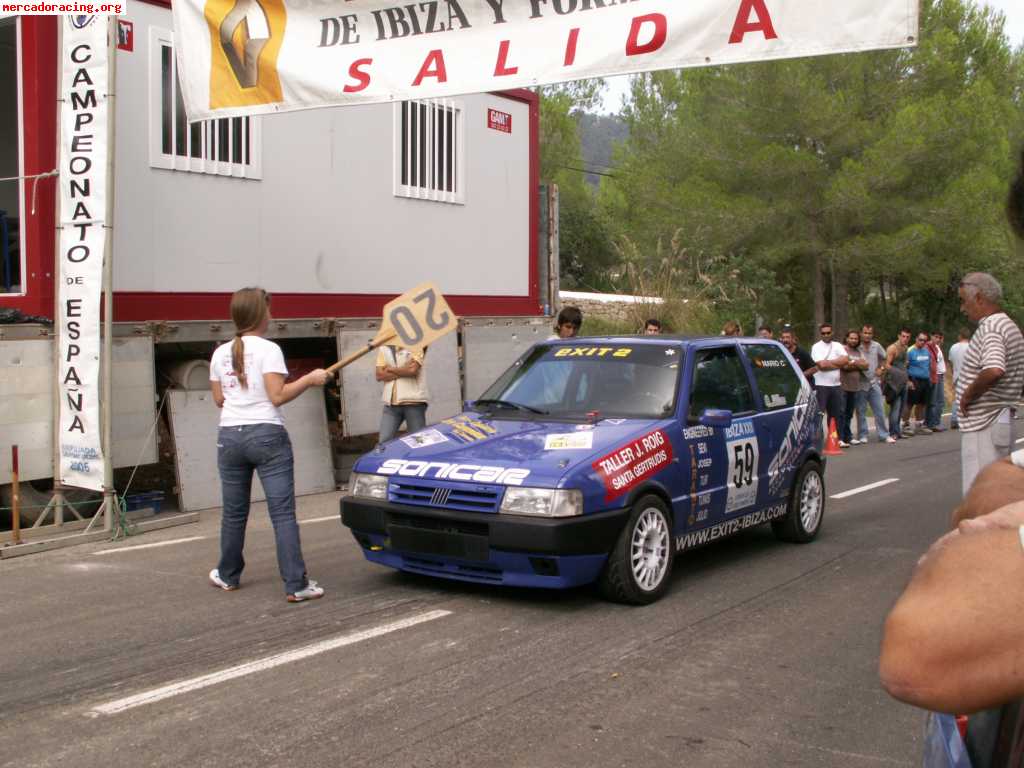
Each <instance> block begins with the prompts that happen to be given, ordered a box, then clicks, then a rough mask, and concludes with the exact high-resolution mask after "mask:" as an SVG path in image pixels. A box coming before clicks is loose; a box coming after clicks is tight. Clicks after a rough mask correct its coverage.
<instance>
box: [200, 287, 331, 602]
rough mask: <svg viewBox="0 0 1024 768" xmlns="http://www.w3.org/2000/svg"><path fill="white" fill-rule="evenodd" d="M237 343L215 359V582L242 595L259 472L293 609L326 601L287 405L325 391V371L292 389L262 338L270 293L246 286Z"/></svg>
mask: <svg viewBox="0 0 1024 768" xmlns="http://www.w3.org/2000/svg"><path fill="white" fill-rule="evenodd" d="M231 319H232V321H234V323H235V338H234V339H232V340H231V341H229V342H228V343H227V344H222V345H221V346H219V347H217V349H216V351H215V352H214V353H213V359H212V360H211V361H210V388H211V389H212V390H213V400H214V402H215V403H216V404H217V407H218V408H220V409H221V413H220V429H219V431H218V433H217V467H218V469H219V470H220V482H221V493H222V496H223V504H224V511H223V516H222V518H221V528H220V562H219V563H218V564H217V567H216V568H214V569H213V570H212V571H210V583H211V584H213V585H214V586H215V587H220V588H221V589H224V590H229V591H230V590H235V589H238V586H239V580H240V579H241V576H242V569H243V568H244V567H245V559H244V558H243V557H242V548H243V546H244V544H245V527H246V523H247V522H248V520H249V492H250V490H251V488H252V473H253V470H255V471H256V472H257V473H258V474H259V477H260V483H262V484H263V490H264V492H265V493H266V496H267V512H268V513H269V514H270V521H271V523H273V526H274V538H275V539H276V541H277V564H278V567H279V568H280V571H281V578H282V579H283V580H284V586H285V595H286V596H287V598H288V602H290V603H298V602H302V601H304V600H315V599H316V598H318V597H323V594H324V590H323V588H322V587H319V586H317V583H316V582H315V581H310V580H309V579H308V577H307V576H306V564H305V562H304V561H303V559H302V546H301V544H300V542H299V527H298V523H297V522H296V520H295V463H294V458H293V456H292V444H291V440H289V439H288V432H287V430H285V428H284V419H282V418H281V411H280V410H279V408H280V406H282V405H284V404H285V403H287V402H290V401H292V400H294V399H295V398H296V397H298V396H299V395H301V394H302V393H303V392H305V391H306V390H307V389H309V388H310V387H314V386H316V387H319V386H323V385H324V384H325V383H326V382H327V380H328V379H330V374H329V373H327V371H324V370H323V369H320V368H318V369H316V370H315V371H310V372H309V373H307V374H306V375H305V376H303V377H302V378H300V379H298V380H296V381H292V382H289V383H287V384H286V383H285V377H286V376H287V375H288V369H287V367H285V363H284V355H283V354H282V353H281V348H280V347H279V346H278V345H277V344H275V343H274V342H272V341H269V340H268V339H265V338H263V335H264V334H265V333H266V332H267V327H268V326H269V325H270V295H269V294H268V293H267V292H266V291H264V290H263V289H262V288H243V289H242V290H240V291H236V292H235V293H234V295H233V296H232V297H231Z"/></svg>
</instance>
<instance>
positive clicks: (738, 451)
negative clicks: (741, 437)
mask: <svg viewBox="0 0 1024 768" xmlns="http://www.w3.org/2000/svg"><path fill="white" fill-rule="evenodd" d="M753 482H754V446H753V445H752V444H751V443H750V441H749V440H748V441H745V442H742V443H736V444H735V445H733V447H732V484H733V485H734V486H736V487H737V488H742V487H743V486H744V485H751V484H752V483H753Z"/></svg>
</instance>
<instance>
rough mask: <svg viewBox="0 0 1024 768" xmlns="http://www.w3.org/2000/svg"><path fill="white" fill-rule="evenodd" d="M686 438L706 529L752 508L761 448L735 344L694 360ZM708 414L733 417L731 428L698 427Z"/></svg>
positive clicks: (696, 503) (694, 497) (699, 523)
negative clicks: (718, 411)
mask: <svg viewBox="0 0 1024 768" xmlns="http://www.w3.org/2000/svg"><path fill="white" fill-rule="evenodd" d="M691 366H692V368H691V374H690V391H689V402H688V404H687V410H686V427H685V429H684V431H683V436H684V439H685V442H686V447H687V451H688V452H689V454H690V456H689V461H690V472H691V474H690V484H691V485H690V488H691V514H690V516H689V518H688V523H689V524H690V525H691V526H693V527H698V528H700V527H704V526H705V525H713V524H715V523H716V522H720V521H721V520H723V519H725V518H726V517H728V516H731V515H732V514H734V513H736V512H738V511H740V510H743V509H745V508H747V507H749V506H750V505H751V504H753V503H754V500H755V499H756V498H757V484H758V474H757V468H758V457H759V455H760V448H759V445H758V441H757V436H756V433H755V425H754V421H753V417H754V415H755V414H756V408H755V405H754V395H753V391H752V389H751V387H750V381H749V379H748V376H747V372H746V369H745V367H744V364H743V362H742V360H741V359H740V351H739V348H738V346H737V345H736V344H735V343H732V344H723V345H719V346H710V347H703V348H700V349H698V350H696V351H695V353H694V354H693V356H692V363H691ZM708 408H718V409H725V410H729V411H732V413H733V423H732V426H730V427H728V428H724V429H723V428H716V427H706V426H704V425H702V424H700V416H701V414H702V413H703V412H704V411H705V410H706V409H708Z"/></svg>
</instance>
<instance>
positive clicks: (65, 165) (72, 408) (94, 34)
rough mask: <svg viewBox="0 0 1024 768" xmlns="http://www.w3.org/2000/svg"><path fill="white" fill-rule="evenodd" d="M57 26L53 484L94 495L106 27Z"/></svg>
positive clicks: (98, 461)
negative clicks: (56, 459) (56, 462)
mask: <svg viewBox="0 0 1024 768" xmlns="http://www.w3.org/2000/svg"><path fill="white" fill-rule="evenodd" d="M61 25H62V31H63V40H64V42H63V46H62V49H61V99H62V101H61V108H60V252H59V268H58V270H57V273H58V280H59V288H58V290H59V311H58V318H57V321H58V323H59V328H58V332H59V334H58V338H59V340H60V343H59V346H58V354H59V355H60V357H59V360H58V363H57V366H56V368H57V371H58V379H57V385H58V389H59V394H58V396H59V400H60V438H59V441H58V442H59V450H60V469H59V477H60V482H61V483H63V484H65V485H73V486H77V487H80V488H91V489H93V490H97V491H99V490H103V470H104V464H105V461H104V456H103V446H102V442H101V439H102V438H101V429H100V403H99V400H100V299H101V297H102V294H103V247H104V242H105V239H106V229H105V224H106V220H105V217H106V209H107V189H106V185H107V30H108V29H109V22H108V18H107V17H104V16H70V17H65V18H62V19H61Z"/></svg>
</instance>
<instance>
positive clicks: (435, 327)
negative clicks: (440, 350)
mask: <svg viewBox="0 0 1024 768" xmlns="http://www.w3.org/2000/svg"><path fill="white" fill-rule="evenodd" d="M457 326H458V318H457V317H456V316H455V313H454V312H452V311H451V308H450V307H449V306H448V302H446V301H445V300H444V296H442V295H441V292H440V291H439V290H438V289H437V286H436V285H434V284H433V283H421V284H420V285H417V286H416V287H415V288H413V289H412V290H411V291H408V292H406V293H403V294H402V295H401V296H399V297H398V298H397V299H394V300H393V301H390V302H388V303H387V304H385V305H384V317H383V319H382V322H381V328H380V332H378V334H377V338H376V340H375V341H377V342H380V343H383V342H385V341H387V342H388V343H391V344H395V345H397V346H400V347H425V346H427V345H428V344H432V343H433V342H435V341H437V339H439V338H441V337H442V336H444V335H445V334H446V333H450V332H451V331H454V330H455V328H456V327H457Z"/></svg>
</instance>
